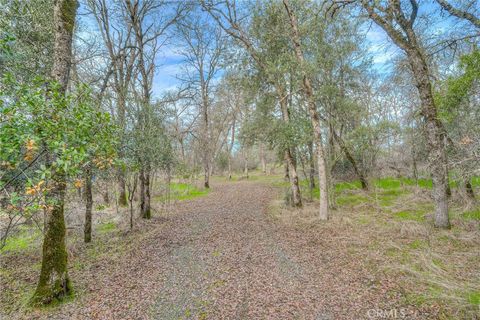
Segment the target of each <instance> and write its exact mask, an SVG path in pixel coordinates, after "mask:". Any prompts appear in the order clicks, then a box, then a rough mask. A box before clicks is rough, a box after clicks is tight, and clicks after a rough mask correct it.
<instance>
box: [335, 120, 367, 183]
mask: <svg viewBox="0 0 480 320" xmlns="http://www.w3.org/2000/svg"><path fill="white" fill-rule="evenodd" d="M331 132H332V135H333V137H334V138H335V140H336V141H337V143H338V145H339V146H340V148H341V149H342V151H343V153H345V156H346V157H347V159H348V161H349V162H350V163H351V164H352V167H353V171H354V172H355V175H356V176H357V177H358V179H359V180H360V183H361V184H362V189H363V190H368V180H367V178H366V177H365V175H364V173H363V171H362V170H360V168H359V167H358V165H357V161H355V158H354V157H353V155H352V154H351V153H350V150H349V149H348V147H347V145H346V144H345V141H343V139H342V138H341V137H339V136H338V135H337V133H336V132H335V130H334V129H333V128H332V130H331Z"/></svg>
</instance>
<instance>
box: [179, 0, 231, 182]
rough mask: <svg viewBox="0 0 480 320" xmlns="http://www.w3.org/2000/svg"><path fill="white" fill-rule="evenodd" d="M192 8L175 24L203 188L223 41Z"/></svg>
mask: <svg viewBox="0 0 480 320" xmlns="http://www.w3.org/2000/svg"><path fill="white" fill-rule="evenodd" d="M196 10H197V8H194V9H193V11H192V12H190V14H189V15H187V16H186V17H185V18H184V19H182V20H181V21H179V23H178V24H177V30H178V33H179V35H180V37H181V39H182V42H183V44H184V49H183V50H182V51H181V54H182V55H183V56H184V57H185V62H186V64H187V65H188V69H187V78H186V79H183V82H184V83H185V85H186V86H187V87H188V88H189V90H191V91H192V99H193V103H194V104H196V105H198V106H199V114H201V125H200V134H199V137H200V145H201V149H202V160H203V171H204V186H205V188H209V187H210V172H211V169H212V168H211V166H212V165H213V163H212V160H213V158H214V156H215V153H214V152H215V150H214V149H213V148H212V142H213V141H214V139H213V132H212V128H211V124H210V122H211V119H210V112H211V109H212V99H213V98H212V94H213V92H214V91H215V88H214V80H215V78H216V77H217V75H218V72H219V68H220V62H221V61H220V59H221V54H222V52H223V50H224V46H225V41H224V35H223V32H222V30H221V28H220V27H219V26H217V25H212V24H211V23H210V22H209V21H208V20H206V19H203V18H202V16H201V15H199V14H198V12H197V11H196Z"/></svg>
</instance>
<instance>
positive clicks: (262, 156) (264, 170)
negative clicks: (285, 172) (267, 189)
mask: <svg viewBox="0 0 480 320" xmlns="http://www.w3.org/2000/svg"><path fill="white" fill-rule="evenodd" d="M259 149H260V162H261V164H262V173H263V174H267V158H266V155H265V147H264V145H263V144H262V143H261V144H260V146H259Z"/></svg>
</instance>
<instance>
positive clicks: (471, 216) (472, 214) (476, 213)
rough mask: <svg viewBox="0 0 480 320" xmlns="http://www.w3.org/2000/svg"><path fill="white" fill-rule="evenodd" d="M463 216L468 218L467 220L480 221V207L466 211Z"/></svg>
mask: <svg viewBox="0 0 480 320" xmlns="http://www.w3.org/2000/svg"><path fill="white" fill-rule="evenodd" d="M461 216H462V218H464V219H467V220H478V221H480V208H477V209H475V210H470V211H467V212H464V213H463V214H462V215H461Z"/></svg>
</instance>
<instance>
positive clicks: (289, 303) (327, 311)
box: [37, 182, 431, 320]
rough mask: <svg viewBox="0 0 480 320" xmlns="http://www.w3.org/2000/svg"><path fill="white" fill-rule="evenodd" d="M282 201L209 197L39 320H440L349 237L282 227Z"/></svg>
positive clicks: (261, 196)
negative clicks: (278, 205) (272, 209)
mask: <svg viewBox="0 0 480 320" xmlns="http://www.w3.org/2000/svg"><path fill="white" fill-rule="evenodd" d="M275 192H276V191H275V190H274V189H271V188H270V187H267V186H265V185H262V184H255V183H252V182H238V183H230V184H221V185H214V186H213V191H212V192H211V193H210V194H209V195H208V196H206V197H203V198H198V199H195V200H192V201H187V202H181V203H180V204H178V212H176V213H175V214H171V215H169V216H168V217H166V218H165V217H163V218H155V219H153V220H152V221H151V223H150V224H149V226H148V228H147V230H145V232H144V233H143V235H142V237H143V238H141V239H140V240H139V241H136V242H135V243H133V244H132V246H131V249H130V250H127V253H125V254H123V255H121V256H114V257H113V258H112V259H110V260H108V261H102V262H101V263H99V264H98V265H94V266H92V267H91V270H89V272H85V275H84V276H85V277H87V278H86V279H83V280H82V281H84V283H86V284H85V286H86V293H84V294H82V295H81V297H80V298H78V299H77V300H75V302H73V303H70V304H66V305H63V306H61V307H60V308H59V309H56V310H55V311H54V314H51V313H50V312H49V314H48V316H47V315H46V314H45V313H40V314H38V315H37V316H38V317H39V318H44V317H47V318H49V319H319V320H320V319H321V320H328V319H332V320H333V319H381V318H382V315H389V314H390V316H391V315H392V314H393V313H396V315H397V318H402V316H403V315H404V314H406V316H405V317H403V318H405V319H407V318H408V319H412V318H418V319H428V318H431V316H429V315H428V314H422V313H421V311H419V310H415V309H414V308H413V307H408V306H404V305H402V304H401V303H400V298H399V297H398V296H396V295H392V294H391V293H390V292H392V288H395V283H393V281H392V280H389V279H387V278H386V277H385V276H384V275H383V274H381V273H380V272H377V271H375V270H374V269H369V264H368V263H367V262H365V261H362V260H359V258H358V256H351V255H350V253H349V252H350V251H349V248H348V247H345V246H341V245H336V241H337V239H340V238H341V237H345V236H348V235H340V234H335V232H334V231H332V232H329V233H320V232H319V231H318V230H317V229H315V228H310V229H305V228H303V229H302V228H298V227H292V226H287V225H284V224H281V223H278V222H276V221H275V220H273V218H271V217H270V216H269V215H267V214H266V207H267V205H268V203H269V202H270V201H271V200H272V199H273V198H274V197H275ZM139 234H140V232H139ZM370 267H371V265H370ZM78 276H80V275H74V276H73V278H74V279H75V277H78ZM372 310H373V311H372ZM407 315H408V316H407ZM383 318H385V317H383ZM390 318H391V317H390Z"/></svg>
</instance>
